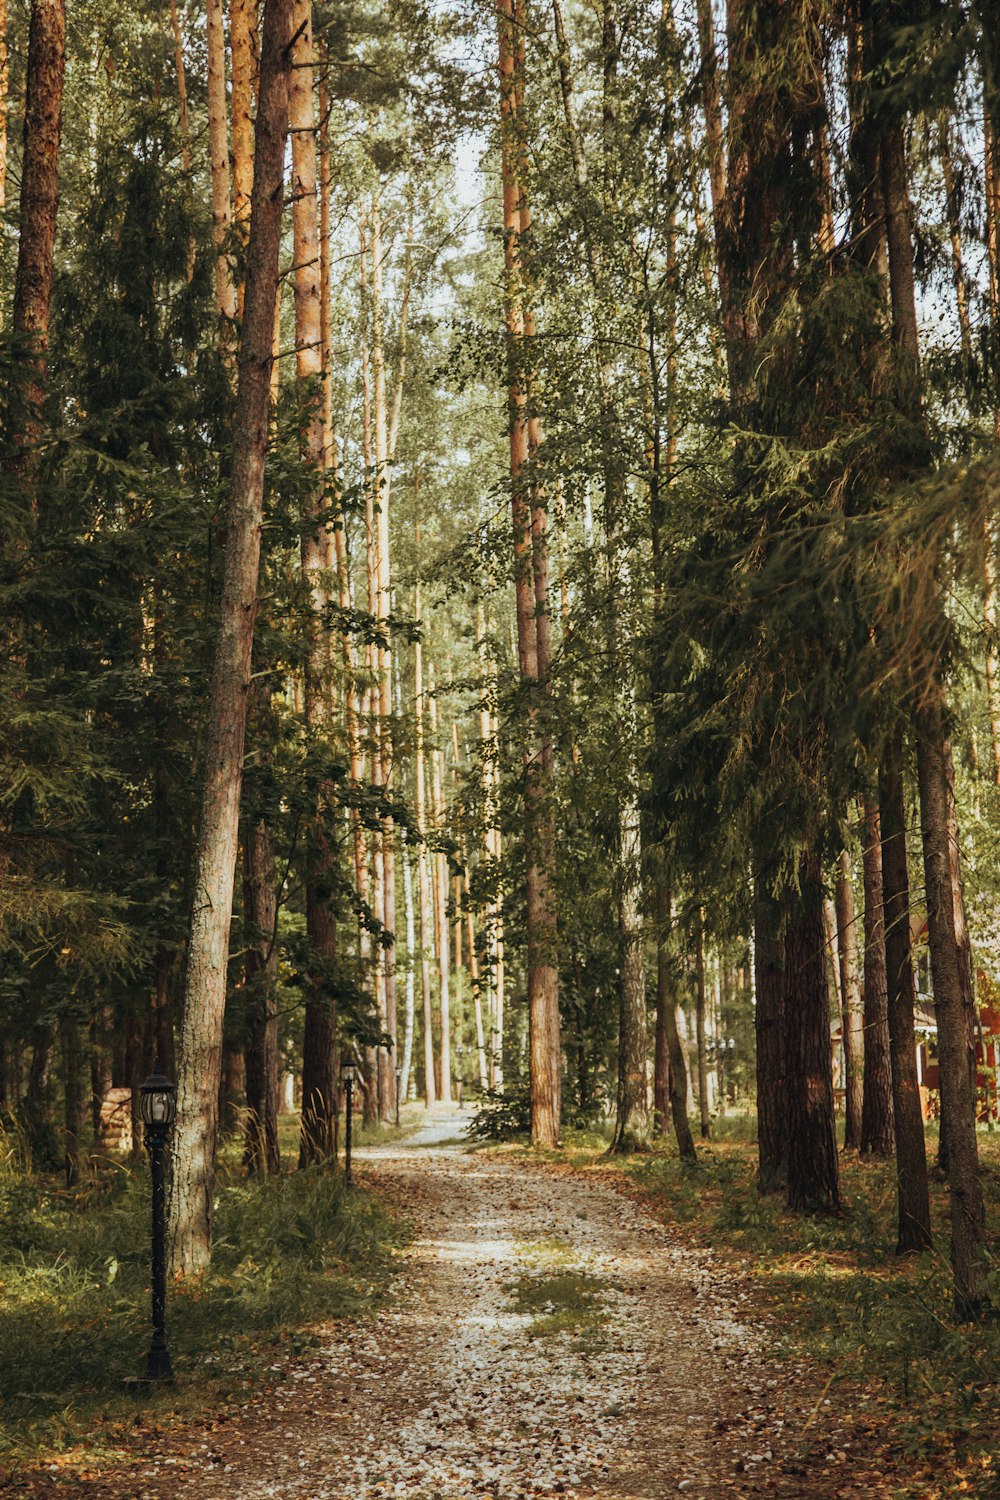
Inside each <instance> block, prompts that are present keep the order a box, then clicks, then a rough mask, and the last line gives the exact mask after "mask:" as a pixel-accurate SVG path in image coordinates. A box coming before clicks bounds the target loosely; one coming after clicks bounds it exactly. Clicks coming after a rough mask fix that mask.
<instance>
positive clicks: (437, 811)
mask: <svg viewBox="0 0 1000 1500" xmlns="http://www.w3.org/2000/svg"><path fill="white" fill-rule="evenodd" d="M427 676H428V700H427V701H428V713H429V716H430V721H431V735H432V736H433V738H434V740H436V739H437V730H438V718H437V694H436V691H435V683H434V667H433V664H429V665H428V673H427ZM441 760H442V755H441V751H440V750H437V749H432V750H431V795H432V801H433V811H434V823H435V827H436V828H437V830H438V832H442V831H443V827H444V793H443V789H442V785H441ZM432 859H433V863H432V866H431V868H432V871H433V881H434V912H435V942H436V946H437V959H438V1002H439V1010H438V1015H439V1020H440V1023H441V1036H440V1061H439V1064H438V1078H439V1080H440V1098H441V1103H442V1104H450V1103H451V954H450V952H449V947H448V858H447V856H446V855H445V854H443V853H441V851H440V850H438V851H437V852H436V853H435V854H434V855H433V856H432Z"/></svg>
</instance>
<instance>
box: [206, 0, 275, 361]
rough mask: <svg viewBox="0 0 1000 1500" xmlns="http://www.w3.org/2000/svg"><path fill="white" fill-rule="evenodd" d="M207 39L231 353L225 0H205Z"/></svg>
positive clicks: (215, 219)
mask: <svg viewBox="0 0 1000 1500" xmlns="http://www.w3.org/2000/svg"><path fill="white" fill-rule="evenodd" d="M205 42H206V47H207V50H208V78H207V98H208V154H209V165H210V167H211V177H212V240H213V243H214V245H215V305H216V311H217V312H218V316H219V347H220V348H221V349H222V351H223V354H224V355H226V356H227V357H228V355H229V354H230V352H231V350H232V344H233V326H234V322H235V318H236V283H235V278H234V275H233V262H232V256H231V255H230V253H229V248H228V241H229V232H230V229H231V227H232V222H233V211H232V199H231V197H230V192H229V111H228V108H227V99H226V34H225V28H224V24H223V3H222V0H205ZM272 313H273V304H272Z"/></svg>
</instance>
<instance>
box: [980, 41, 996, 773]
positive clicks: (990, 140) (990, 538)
mask: <svg viewBox="0 0 1000 1500" xmlns="http://www.w3.org/2000/svg"><path fill="white" fill-rule="evenodd" d="M994 32H995V27H991V28H987V29H986V30H984V36H983V42H984V46H985V47H986V48H987V49H988V52H989V49H991V48H992V49H993V50H994V51H995V49H996V48H997V45H998V44H997V40H996V37H995V35H994V34H993V33H994ZM995 61H996V60H994V62H995ZM983 71H984V86H983V136H984V142H985V168H986V181H985V199H986V247H987V261H988V267H989V309H990V359H991V366H992V375H993V379H992V383H991V384H992V392H991V393H992V397H993V433H994V436H995V437H996V438H997V439H998V440H1000V160H998V126H1000V95H998V93H997V85H998V83H1000V79H998V78H995V77H992V76H991V75H992V74H993V72H994V69H993V68H991V67H990V66H989V65H988V63H987V64H986V65H984V70H983ZM982 552H983V622H984V624H985V626H986V635H987V639H986V701H987V705H988V708H989V717H990V755H991V767H992V777H993V784H994V786H1000V662H998V658H997V648H996V644H995V640H996V625H997V619H996V537H995V534H994V530H993V526H992V524H991V523H990V520H989V519H984V522H983V536H982Z"/></svg>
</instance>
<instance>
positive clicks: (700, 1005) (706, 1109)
mask: <svg viewBox="0 0 1000 1500" xmlns="http://www.w3.org/2000/svg"><path fill="white" fill-rule="evenodd" d="M694 943H695V949H694V981H695V1035H696V1038H697V1043H698V1111H699V1114H700V1117H701V1138H702V1140H703V1141H707V1140H708V1139H709V1137H710V1136H711V1134H712V1108H711V1100H710V1099H709V1095H708V1045H707V1037H706V1034H705V1015H706V985H705V917H704V913H703V912H702V910H701V908H700V907H699V908H698V915H697V918H696V925H695V939H694Z"/></svg>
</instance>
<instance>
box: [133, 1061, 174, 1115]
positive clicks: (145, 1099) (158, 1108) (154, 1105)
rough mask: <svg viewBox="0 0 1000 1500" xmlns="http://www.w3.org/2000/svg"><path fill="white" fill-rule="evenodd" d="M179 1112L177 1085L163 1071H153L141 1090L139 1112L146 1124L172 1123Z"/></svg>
mask: <svg viewBox="0 0 1000 1500" xmlns="http://www.w3.org/2000/svg"><path fill="white" fill-rule="evenodd" d="M176 1112H177V1086H176V1084H173V1083H171V1082H170V1079H169V1078H164V1076H163V1074H162V1073H151V1074H150V1076H149V1077H148V1078H147V1079H146V1081H145V1083H144V1084H143V1085H142V1087H141V1089H140V1091H139V1113H140V1115H141V1116H142V1120H143V1123H144V1124H145V1125H153V1126H159V1127H160V1128H161V1129H163V1128H165V1127H166V1126H168V1125H172V1124H173V1121H174V1116H175V1114H176Z"/></svg>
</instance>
